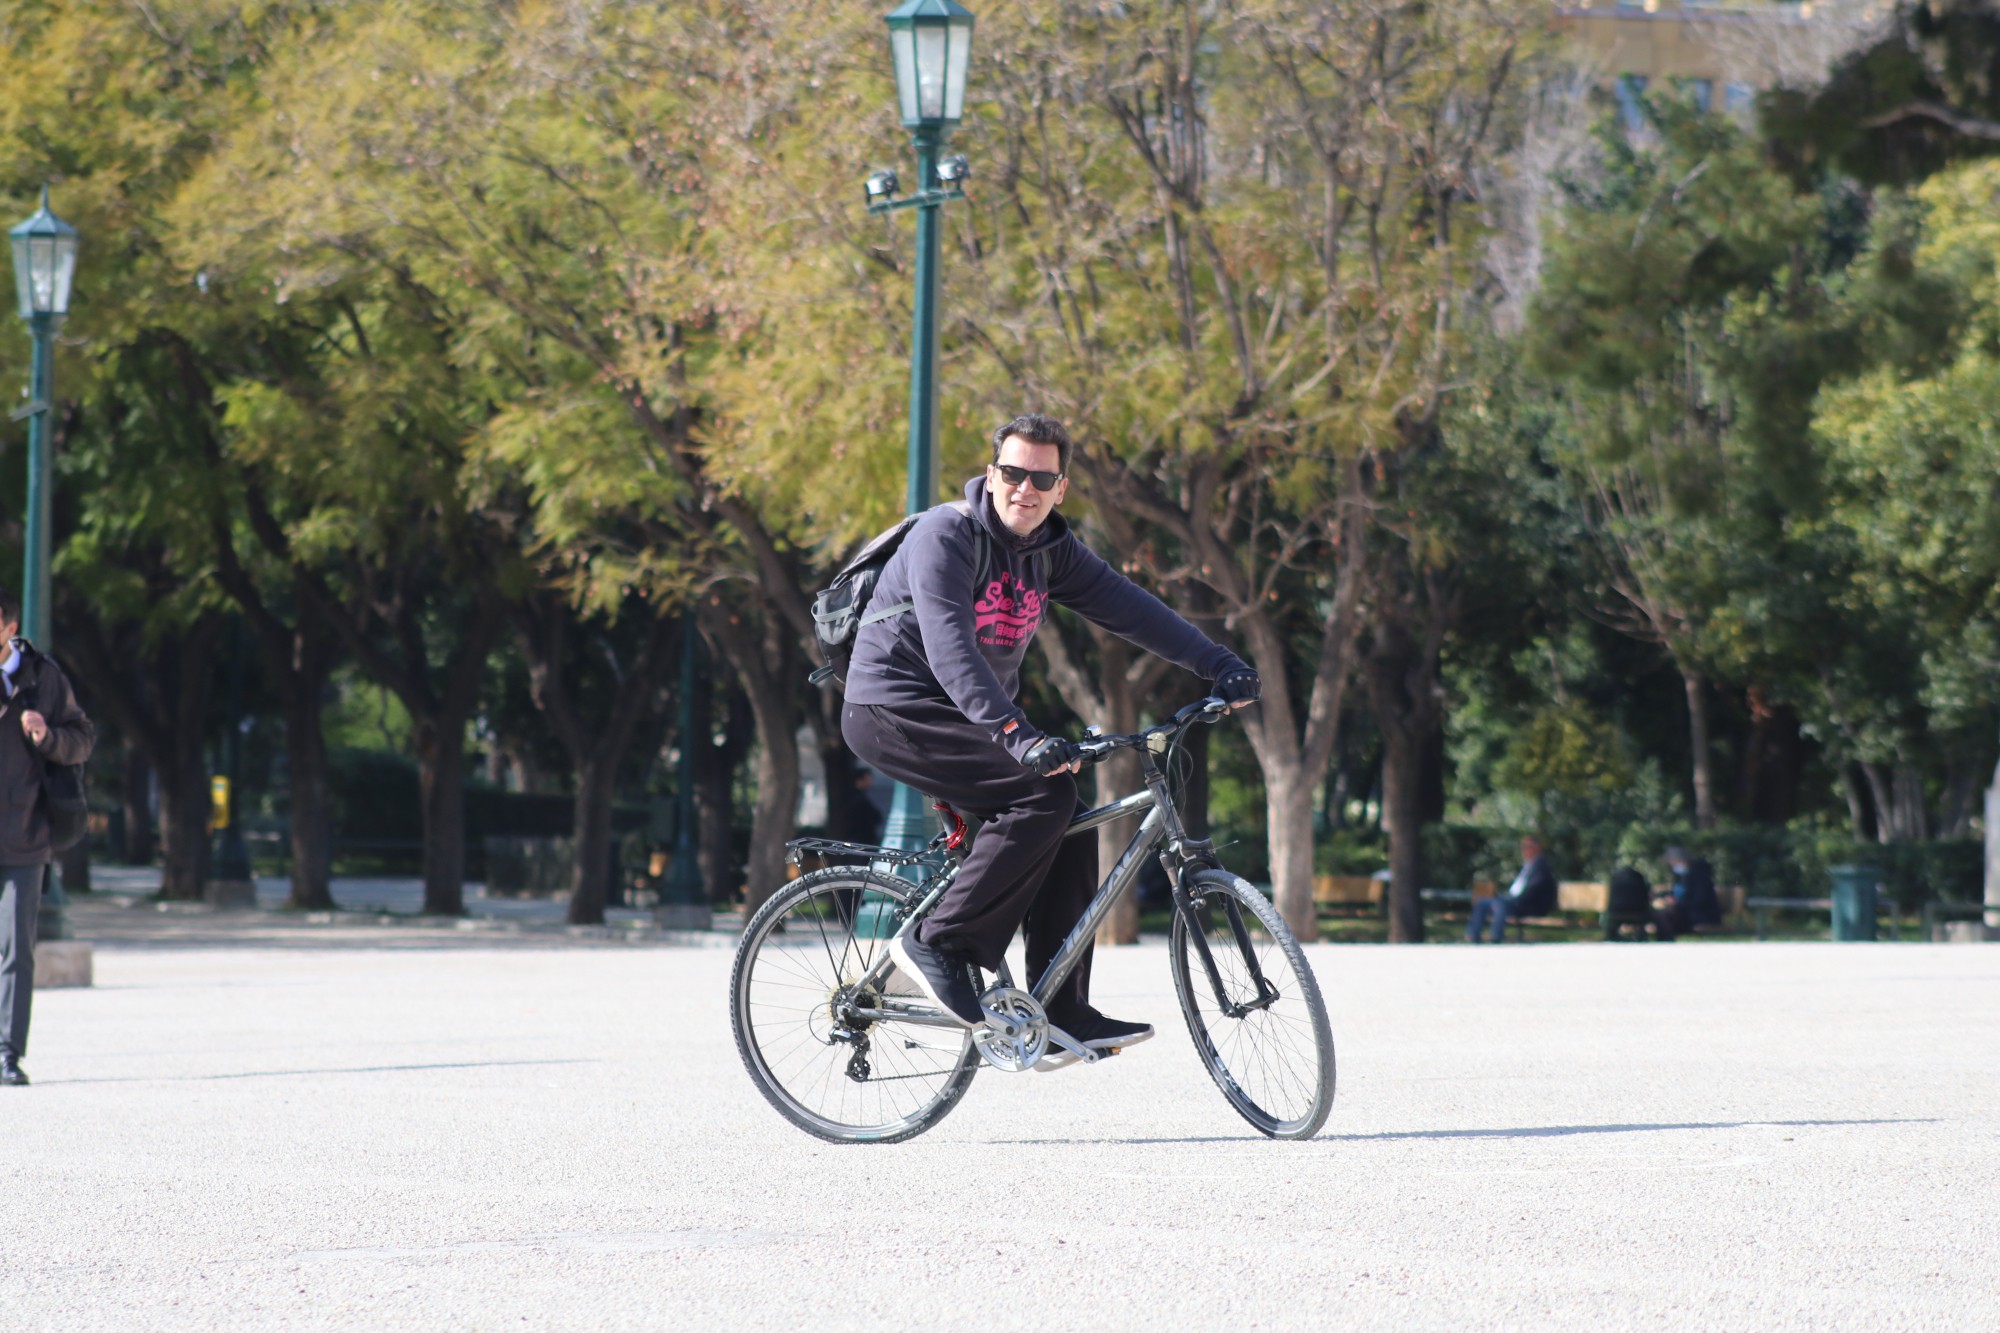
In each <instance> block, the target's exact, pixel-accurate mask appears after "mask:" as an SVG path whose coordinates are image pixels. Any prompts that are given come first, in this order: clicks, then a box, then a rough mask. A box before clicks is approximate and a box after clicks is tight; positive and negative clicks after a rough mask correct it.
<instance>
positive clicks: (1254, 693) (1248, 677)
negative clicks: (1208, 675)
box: [1215, 667, 1264, 704]
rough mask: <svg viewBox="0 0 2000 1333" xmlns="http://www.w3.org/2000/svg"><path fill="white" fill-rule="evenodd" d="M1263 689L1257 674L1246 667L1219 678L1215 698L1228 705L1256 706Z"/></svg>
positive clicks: (1223, 674)
mask: <svg viewBox="0 0 2000 1333" xmlns="http://www.w3.org/2000/svg"><path fill="white" fill-rule="evenodd" d="M1263 688H1264V682H1263V681H1262V680H1261V679H1259V677H1258V675H1257V673H1256V672H1254V671H1252V670H1250V669H1249V668H1247V667H1245V668H1242V669H1239V670H1236V671H1225V672H1223V673H1222V675H1221V676H1219V677H1217V679H1216V682H1215V696H1216V697H1217V698H1218V699H1220V700H1222V702H1224V703H1226V704H1254V703H1256V702H1257V698H1258V695H1259V692H1260V691H1262V689H1263Z"/></svg>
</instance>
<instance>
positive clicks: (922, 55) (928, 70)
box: [917, 23, 947, 120]
mask: <svg viewBox="0 0 2000 1333" xmlns="http://www.w3.org/2000/svg"><path fill="white" fill-rule="evenodd" d="M946 45H947V43H946V38H945V27H944V25H943V24H929V23H927V24H925V25H924V26H923V27H921V28H918V29H917V115H918V116H919V117H921V118H922V119H924V120H942V119H944V114H945V112H944V83H945V77H944V76H945V67H946V60H945V56H946Z"/></svg>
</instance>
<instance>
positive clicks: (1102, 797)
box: [1097, 721, 1144, 946]
mask: <svg viewBox="0 0 2000 1333" xmlns="http://www.w3.org/2000/svg"><path fill="white" fill-rule="evenodd" d="M1136 726H1137V723H1136V721H1135V722H1129V723H1128V722H1122V721H1120V722H1114V723H1112V724H1111V725H1110V726H1109V727H1107V728H1106V729H1107V730H1110V731H1120V732H1125V731H1132V730H1134V729H1135V728H1136ZM1143 780H1144V778H1143V777H1142V775H1141V773H1140V765H1139V756H1138V755H1136V754H1134V753H1132V751H1130V750H1118V751H1116V752H1114V753H1113V754H1112V755H1111V757H1110V758H1108V759H1106V760H1104V761H1103V762H1102V763H1100V764H1099V765H1098V766H1097V803H1098V804H1099V805H1103V804H1105V803H1106V802H1107V801H1115V800H1117V799H1118V798H1120V797H1122V796H1129V795H1131V794H1132V793H1133V792H1135V791H1137V790H1139V784H1140V783H1141V782H1142V781H1143ZM1131 840H1132V821H1131V820H1129V819H1121V820H1118V821H1117V822H1116V823H1111V824H1106V825H1105V826H1104V827H1103V828H1100V829H1099V830H1097V873H1098V876H1099V877H1100V878H1102V877H1103V875H1104V872H1105V871H1107V870H1109V869H1110V868H1111V867H1112V866H1114V865H1117V864H1118V857H1119V855H1120V853H1122V852H1123V851H1124V850H1125V844H1126V843H1128V842H1130V841H1131ZM1138 942H1139V889H1138V886H1136V885H1134V886H1133V888H1132V889H1131V891H1130V892H1127V893H1125V894H1123V895H1121V896H1120V897H1119V899H1118V901H1117V902H1116V903H1114V904H1112V907H1111V911H1110V914H1109V915H1107V916H1106V917H1105V918H1104V921H1103V922H1102V924H1100V925H1099V926H1098V927H1097V943H1098V944H1099V946H1109V945H1116V944H1137V943H1138Z"/></svg>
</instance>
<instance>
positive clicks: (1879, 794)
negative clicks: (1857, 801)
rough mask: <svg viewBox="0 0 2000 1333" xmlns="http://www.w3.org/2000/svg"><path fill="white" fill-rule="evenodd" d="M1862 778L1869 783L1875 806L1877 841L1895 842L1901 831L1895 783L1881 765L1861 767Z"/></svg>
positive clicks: (1869, 792) (1869, 793)
mask: <svg viewBox="0 0 2000 1333" xmlns="http://www.w3.org/2000/svg"><path fill="white" fill-rule="evenodd" d="M1861 776H1862V777H1863V778H1864V779H1865V780H1866V781H1867V783H1868V796H1869V799H1870V800H1871V801H1872V802H1873V803H1874V806H1875V841H1876V842H1879V843H1889V842H1894V841H1896V839H1897V836H1898V834H1899V832H1900V830H1899V829H1898V827H1897V821H1896V791H1895V782H1894V779H1892V778H1891V777H1890V775H1889V774H1888V773H1887V772H1886V771H1884V770H1883V768H1882V765H1880V764H1863V765H1861Z"/></svg>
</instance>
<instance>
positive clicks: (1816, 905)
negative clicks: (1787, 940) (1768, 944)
mask: <svg viewBox="0 0 2000 1333" xmlns="http://www.w3.org/2000/svg"><path fill="white" fill-rule="evenodd" d="M1743 905H1744V906H1745V907H1747V908H1749V909H1750V910H1751V911H1752V912H1753V913H1755V914H1756V917H1757V938H1758V939H1760V940H1767V939H1769V938H1771V913H1773V912H1825V913H1826V914H1827V915H1828V916H1829V917H1831V916H1832V915H1833V899H1831V898H1775V897H1768V896H1763V895H1760V896H1758V897H1755V898H1746V899H1744V902H1743Z"/></svg>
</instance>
